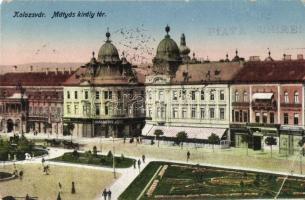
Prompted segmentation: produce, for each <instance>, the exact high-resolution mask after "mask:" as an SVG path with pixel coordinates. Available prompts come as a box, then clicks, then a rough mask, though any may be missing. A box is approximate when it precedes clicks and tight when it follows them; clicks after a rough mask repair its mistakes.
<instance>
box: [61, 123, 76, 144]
mask: <svg viewBox="0 0 305 200" xmlns="http://www.w3.org/2000/svg"><path fill="white" fill-rule="evenodd" d="M74 127H75V126H74V124H73V123H72V122H68V123H67V124H66V125H65V126H64V130H63V135H65V136H66V135H71V142H72V131H73V130H74Z"/></svg>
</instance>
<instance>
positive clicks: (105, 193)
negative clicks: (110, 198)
mask: <svg viewBox="0 0 305 200" xmlns="http://www.w3.org/2000/svg"><path fill="white" fill-rule="evenodd" d="M103 197H104V200H107V190H106V188H105V189H104V191H103Z"/></svg>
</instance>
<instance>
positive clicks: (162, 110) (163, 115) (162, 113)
mask: <svg viewBox="0 0 305 200" xmlns="http://www.w3.org/2000/svg"><path fill="white" fill-rule="evenodd" d="M164 117H165V108H164V107H162V108H161V118H164Z"/></svg>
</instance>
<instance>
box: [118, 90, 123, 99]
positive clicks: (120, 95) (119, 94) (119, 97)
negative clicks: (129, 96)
mask: <svg viewBox="0 0 305 200" xmlns="http://www.w3.org/2000/svg"><path fill="white" fill-rule="evenodd" d="M121 98H122V93H121V91H118V99H119V100H120V99H121Z"/></svg>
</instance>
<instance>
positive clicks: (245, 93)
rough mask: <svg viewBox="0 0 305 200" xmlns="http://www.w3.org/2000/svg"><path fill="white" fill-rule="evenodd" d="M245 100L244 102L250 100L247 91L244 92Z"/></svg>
mask: <svg viewBox="0 0 305 200" xmlns="http://www.w3.org/2000/svg"><path fill="white" fill-rule="evenodd" d="M243 101H244V102H247V101H248V93H247V92H244V95H243Z"/></svg>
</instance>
